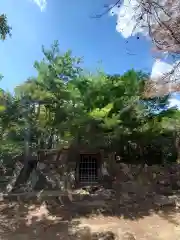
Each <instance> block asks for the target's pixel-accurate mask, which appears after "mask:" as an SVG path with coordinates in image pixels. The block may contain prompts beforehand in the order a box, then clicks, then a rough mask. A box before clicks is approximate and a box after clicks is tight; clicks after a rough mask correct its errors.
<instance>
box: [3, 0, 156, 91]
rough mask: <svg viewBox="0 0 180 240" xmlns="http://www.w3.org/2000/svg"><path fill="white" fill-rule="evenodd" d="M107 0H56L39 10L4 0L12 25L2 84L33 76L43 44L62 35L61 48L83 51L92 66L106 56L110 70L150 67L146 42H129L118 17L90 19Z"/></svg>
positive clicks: (5, 44) (86, 62)
mask: <svg viewBox="0 0 180 240" xmlns="http://www.w3.org/2000/svg"><path fill="white" fill-rule="evenodd" d="M103 4H104V0H98V1H95V0H88V1H84V0H76V1H71V0H70V1H67V0H54V1H49V2H48V6H47V8H46V10H45V11H44V12H41V11H40V9H39V8H38V7H37V5H35V4H33V3H32V2H31V1H30V0H16V1H15V0H2V1H0V9H1V11H2V12H4V13H6V14H7V16H8V19H9V23H10V24H11V25H12V28H13V31H12V38H10V39H8V40H6V41H4V42H0V52H1V56H2V57H1V59H0V66H1V67H0V72H1V73H2V74H3V75H4V80H3V81H2V82H1V87H3V88H5V89H9V90H12V89H13V88H14V87H15V86H16V85H17V84H20V83H21V82H22V81H25V80H26V79H27V78H28V77H30V76H32V75H34V74H35V70H34V69H33V63H34V61H35V60H40V59H41V58H42V53H41V46H42V44H43V45H45V46H47V47H49V46H50V45H51V44H52V43H53V41H54V40H59V43H60V48H61V50H62V51H65V50H67V49H72V51H73V53H74V54H75V55H77V56H83V57H84V66H85V67H86V68H87V69H90V70H92V69H95V68H96V67H97V66H98V61H102V63H101V66H102V67H103V69H104V70H105V71H106V72H108V73H123V72H124V71H126V70H128V69H130V68H135V69H143V70H145V71H151V67H152V63H153V59H152V56H151V54H150V44H149V43H148V42H147V41H144V40H143V39H140V40H137V39H136V38H130V39H128V43H126V39H124V38H123V37H122V36H121V35H120V34H119V33H118V32H117V31H116V19H115V18H113V17H110V16H104V17H103V18H101V19H92V18H91V16H92V15H93V14H95V13H98V12H100V11H102V6H103ZM129 53H130V54H129ZM133 54H134V55H133Z"/></svg>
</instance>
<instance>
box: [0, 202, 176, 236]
mask: <svg viewBox="0 0 180 240" xmlns="http://www.w3.org/2000/svg"><path fill="white" fill-rule="evenodd" d="M143 204H144V206H143V207H142V205H143ZM143 204H142V203H141V204H140V205H138V206H137V205H136V206H131V207H130V206H119V207H117V206H116V209H115V210H114V211H113V210H112V209H110V210H109V211H107V209H106V211H105V210H104V211H103V209H102V211H100V210H99V207H98V208H96V209H95V208H93V209H92V207H91V210H90V209H88V206H87V204H85V205H84V206H83V205H82V206H80V205H74V204H71V205H69V206H66V207H64V206H60V204H57V203H55V202H54V201H52V200H51V201H50V200H49V201H30V200H29V201H23V202H17V201H12V202H10V201H7V200H6V201H3V202H0V212H1V214H0V240H21V239H22V240H30V239H38V240H41V239H43V240H49V239H53V240H56V239H59V240H71V239H72V240H75V239H77V237H75V236H74V232H75V231H76V230H77V229H81V228H84V227H89V228H90V229H91V231H92V232H101V231H107V230H108V231H113V232H114V233H116V235H117V236H118V239H119V240H121V239H124V238H123V236H124V234H125V233H131V234H133V236H134V239H137V240H143V239H147V240H170V239H173V240H179V239H180V211H179V210H178V209H174V208H170V207H166V208H159V209H157V208H156V209H155V208H154V209H153V207H152V206H151V207H150V206H148V204H147V202H144V203H143ZM102 205H103V203H102ZM145 206H146V207H145ZM129 239H130V238H129Z"/></svg>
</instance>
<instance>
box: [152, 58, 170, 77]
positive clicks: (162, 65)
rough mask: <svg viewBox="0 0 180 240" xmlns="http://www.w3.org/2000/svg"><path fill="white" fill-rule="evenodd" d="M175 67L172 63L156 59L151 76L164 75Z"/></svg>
mask: <svg viewBox="0 0 180 240" xmlns="http://www.w3.org/2000/svg"><path fill="white" fill-rule="evenodd" d="M172 68H173V66H172V65H170V64H168V63H166V62H163V61H161V60H156V61H155V62H154V64H153V66H152V71H151V78H152V79H154V78H158V77H162V76H163V74H165V73H167V72H169V71H171V70H172Z"/></svg>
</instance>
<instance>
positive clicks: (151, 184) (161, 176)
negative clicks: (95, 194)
mask: <svg viewBox="0 0 180 240" xmlns="http://www.w3.org/2000/svg"><path fill="white" fill-rule="evenodd" d="M114 165H115V166H114V169H115V172H114V176H115V181H114V186H115V187H117V188H119V189H121V190H122V191H128V192H131V191H132V192H133V191H134V192H135V191H137V192H138V191H139V192H142V191H143V190H144V191H153V192H156V193H159V194H163V195H171V194H173V192H175V191H176V192H177V191H178V190H179V189H180V164H172V165H166V166H162V165H153V166H147V165H145V166H142V165H128V164H124V163H115V164H114Z"/></svg>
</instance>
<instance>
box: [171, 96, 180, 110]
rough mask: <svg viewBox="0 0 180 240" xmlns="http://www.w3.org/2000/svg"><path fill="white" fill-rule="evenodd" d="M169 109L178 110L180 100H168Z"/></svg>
mask: <svg viewBox="0 0 180 240" xmlns="http://www.w3.org/2000/svg"><path fill="white" fill-rule="evenodd" d="M169 107H177V108H178V109H180V100H178V99H177V98H170V100H169Z"/></svg>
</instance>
